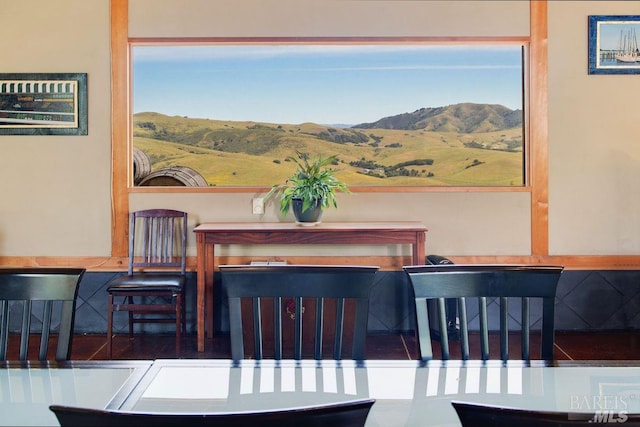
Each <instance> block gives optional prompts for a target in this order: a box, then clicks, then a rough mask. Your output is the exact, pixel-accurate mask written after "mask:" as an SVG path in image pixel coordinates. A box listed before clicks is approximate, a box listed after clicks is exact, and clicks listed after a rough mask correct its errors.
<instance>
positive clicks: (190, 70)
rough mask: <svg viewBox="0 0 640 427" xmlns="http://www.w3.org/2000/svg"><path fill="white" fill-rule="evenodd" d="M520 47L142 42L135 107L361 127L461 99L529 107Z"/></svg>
mask: <svg viewBox="0 0 640 427" xmlns="http://www.w3.org/2000/svg"><path fill="white" fill-rule="evenodd" d="M520 52H521V47H520V46H519V45H516V46H514V45H511V46H505V45H501V46H491V47H487V46H425V45H406V44H404V45H394V46H391V45H386V46H385V45H375V46H372V45H349V46H346V45H212V46H188V47H187V46H136V47H134V49H133V76H134V77H133V78H134V80H133V85H134V92H133V93H134V99H133V108H134V112H135V113H137V112H143V111H155V112H159V113H163V114H167V115H180V116H188V117H194V118H195V117H198V118H211V119H217V120H238V121H245V120H249V121H259V122H268V123H287V124H299V123H303V122H315V123H321V124H357V123H362V122H372V121H375V120H378V119H380V118H382V117H386V116H390V115H396V114H401V113H406V112H412V111H415V110H417V109H419V108H423V107H441V106H446V105H450V104H457V103H460V102H474V103H487V104H502V105H504V106H506V107H508V108H511V109H518V108H522V99H521V94H522V87H521V84H522V82H521V79H522V77H521V55H520Z"/></svg>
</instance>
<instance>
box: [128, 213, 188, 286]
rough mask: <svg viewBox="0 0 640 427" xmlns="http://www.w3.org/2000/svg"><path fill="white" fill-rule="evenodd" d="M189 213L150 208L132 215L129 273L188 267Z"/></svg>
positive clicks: (183, 269) (130, 220) (130, 217)
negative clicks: (149, 269) (139, 270)
mask: <svg viewBox="0 0 640 427" xmlns="http://www.w3.org/2000/svg"><path fill="white" fill-rule="evenodd" d="M186 259H187V213H186V212H182V211H176V210H171V209H147V210H141V211H135V212H131V214H130V215H129V275H131V274H133V271H134V270H135V269H144V268H173V269H177V268H180V269H181V271H182V274H184V273H185V271H186Z"/></svg>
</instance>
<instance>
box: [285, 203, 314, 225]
mask: <svg viewBox="0 0 640 427" xmlns="http://www.w3.org/2000/svg"><path fill="white" fill-rule="evenodd" d="M291 209H292V210H293V214H294V215H295V217H296V221H297V222H299V223H311V224H313V223H318V222H320V218H321V217H322V203H321V202H320V200H316V203H315V204H312V205H311V206H310V207H309V208H308V209H307V210H306V211H304V212H302V199H293V200H292V201H291Z"/></svg>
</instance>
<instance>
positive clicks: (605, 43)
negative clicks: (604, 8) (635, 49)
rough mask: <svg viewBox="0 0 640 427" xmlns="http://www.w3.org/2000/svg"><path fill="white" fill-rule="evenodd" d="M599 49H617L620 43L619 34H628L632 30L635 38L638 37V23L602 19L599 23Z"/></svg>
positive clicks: (639, 30)
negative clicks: (612, 21)
mask: <svg viewBox="0 0 640 427" xmlns="http://www.w3.org/2000/svg"><path fill="white" fill-rule="evenodd" d="M598 28H599V33H600V34H599V36H600V49H618V48H619V45H620V34H621V33H622V34H624V35H628V34H629V31H630V30H633V31H634V32H635V35H636V41H637V38H638V37H640V23H639V22H638V21H635V23H634V22H625V21H620V22H615V23H611V22H606V21H602V22H600V25H599V27H598Z"/></svg>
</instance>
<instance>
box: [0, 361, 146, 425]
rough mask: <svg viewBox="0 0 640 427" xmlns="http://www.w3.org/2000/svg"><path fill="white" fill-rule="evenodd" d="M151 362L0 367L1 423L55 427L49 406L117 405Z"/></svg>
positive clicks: (101, 407)
mask: <svg viewBox="0 0 640 427" xmlns="http://www.w3.org/2000/svg"><path fill="white" fill-rule="evenodd" d="M149 366H151V362H150V361H149V362H123V363H118V362H101V363H99V364H93V363H75V364H74V363H70V364H68V365H64V367H47V366H44V365H43V366H39V365H38V366H33V367H28V368H24V367H20V365H16V367H10V368H3V369H0V425H3V426H58V425H59V424H58V420H57V419H56V417H55V415H54V414H53V413H52V412H51V411H50V410H49V405H51V404H54V403H55V404H60V405H70V406H81V407H88V408H99V409H104V408H107V407H119V406H121V404H122V400H124V398H126V397H127V396H128V395H129V393H130V391H131V389H132V388H133V387H134V386H135V384H137V382H138V381H139V380H140V379H141V378H142V376H143V374H144V373H145V372H146V370H147V368H148V367H149Z"/></svg>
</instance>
